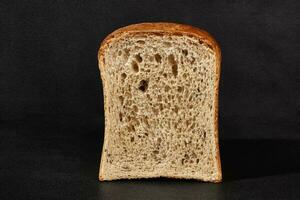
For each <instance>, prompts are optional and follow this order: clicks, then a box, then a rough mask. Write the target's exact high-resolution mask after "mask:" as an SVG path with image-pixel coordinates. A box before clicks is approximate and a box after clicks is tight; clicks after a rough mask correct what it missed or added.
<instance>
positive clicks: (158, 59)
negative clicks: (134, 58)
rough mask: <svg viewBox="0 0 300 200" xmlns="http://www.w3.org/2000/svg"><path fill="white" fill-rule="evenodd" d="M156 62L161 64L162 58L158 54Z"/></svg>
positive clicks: (155, 56)
mask: <svg viewBox="0 0 300 200" xmlns="http://www.w3.org/2000/svg"><path fill="white" fill-rule="evenodd" d="M154 58H155V61H156V62H158V63H161V56H160V55H159V54H158V53H157V54H155V55H154Z"/></svg>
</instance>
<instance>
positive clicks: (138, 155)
mask: <svg viewBox="0 0 300 200" xmlns="http://www.w3.org/2000/svg"><path fill="white" fill-rule="evenodd" d="M103 57H104V58H103V60H105V66H103V67H102V68H101V76H102V78H103V82H104V93H105V126H106V127H105V140H104V146H103V153H102V158H101V167H100V175H99V176H100V179H101V180H114V179H130V178H149V177H174V178H188V179H190V178H192V179H199V180H204V181H219V180H220V177H221V171H220V169H219V166H218V162H219V161H218V156H219V155H218V154H219V152H217V148H216V145H218V141H216V140H217V138H216V137H215V133H216V132H217V130H216V128H217V127H216V126H215V120H216V119H215V109H216V107H215V101H216V99H215V96H216V94H215V93H216V92H218V91H216V89H215V88H216V85H215V84H218V83H217V82H216V81H215V80H216V74H217V73H216V67H215V66H216V62H218V61H217V59H218V58H217V55H216V52H214V50H213V49H212V48H211V47H210V46H209V45H207V44H205V42H200V43H199V39H197V38H195V37H191V36H187V35H170V34H162V35H160V34H145V33H141V34H135V35H134V36H129V35H126V34H123V35H122V36H121V37H120V38H118V39H117V40H113V41H112V42H111V43H109V45H108V46H107V47H106V49H105V51H104V53H103Z"/></svg>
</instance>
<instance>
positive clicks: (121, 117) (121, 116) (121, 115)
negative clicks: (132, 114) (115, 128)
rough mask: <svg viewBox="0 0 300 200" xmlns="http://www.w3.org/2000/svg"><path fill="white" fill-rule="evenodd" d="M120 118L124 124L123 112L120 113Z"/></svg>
mask: <svg viewBox="0 0 300 200" xmlns="http://www.w3.org/2000/svg"><path fill="white" fill-rule="evenodd" d="M119 118H120V122H122V121H123V114H122V113H121V112H120V113H119Z"/></svg>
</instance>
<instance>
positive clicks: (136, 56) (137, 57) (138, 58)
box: [135, 54, 143, 63]
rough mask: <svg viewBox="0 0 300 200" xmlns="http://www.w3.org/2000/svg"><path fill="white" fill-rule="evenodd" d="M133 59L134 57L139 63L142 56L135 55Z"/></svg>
mask: <svg viewBox="0 0 300 200" xmlns="http://www.w3.org/2000/svg"><path fill="white" fill-rule="evenodd" d="M135 59H136V60H137V61H138V62H139V63H141V62H142V61H143V58H142V57H141V55H140V54H137V55H135Z"/></svg>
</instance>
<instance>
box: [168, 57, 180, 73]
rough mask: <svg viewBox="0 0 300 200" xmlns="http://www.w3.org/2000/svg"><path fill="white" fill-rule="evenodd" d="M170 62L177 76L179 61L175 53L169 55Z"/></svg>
mask: <svg viewBox="0 0 300 200" xmlns="http://www.w3.org/2000/svg"><path fill="white" fill-rule="evenodd" d="M168 62H169V64H170V65H171V67H172V74H173V75H174V76H175V77H177V75H178V66H177V62H176V60H175V58H174V55H173V54H171V55H169V56H168Z"/></svg>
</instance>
